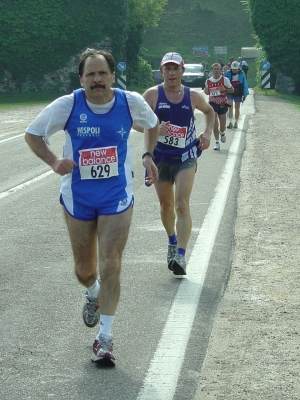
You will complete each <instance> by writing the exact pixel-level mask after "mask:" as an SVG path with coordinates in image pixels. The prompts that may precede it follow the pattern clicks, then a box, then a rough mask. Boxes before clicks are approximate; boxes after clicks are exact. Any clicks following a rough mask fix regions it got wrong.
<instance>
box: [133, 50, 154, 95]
mask: <svg viewBox="0 0 300 400" xmlns="http://www.w3.org/2000/svg"><path fill="white" fill-rule="evenodd" d="M131 85H134V86H138V87H143V88H145V87H149V86H153V80H152V73H151V65H150V64H149V63H148V62H147V61H145V60H144V59H143V58H142V57H138V68H137V69H136V70H135V71H132V73H131Z"/></svg>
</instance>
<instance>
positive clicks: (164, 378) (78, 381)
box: [0, 95, 254, 400]
mask: <svg viewBox="0 0 300 400" xmlns="http://www.w3.org/2000/svg"><path fill="white" fill-rule="evenodd" d="M38 109H39V108H38V107H35V108H24V109H22V110H21V111H20V110H9V111H7V112H5V113H4V114H3V115H2V117H1V121H0V128H1V130H0V132H1V134H0V153H1V166H2V168H1V181H0V246H1V252H0V274H1V279H0V288H1V290H0V304H1V327H0V334H1V345H0V346H1V356H0V360H1V362H0V383H1V385H0V397H1V398H3V399H6V400H15V399H35V400H37V399H38V400H41V399H64V400H66V399H79V400H81V399H86V400H94V399H102V400H116V399H122V400H127V399H128V400H133V399H137V398H139V399H141V400H144V399H149V400H167V399H170V400H171V399H177V400H179V399H191V398H193V397H194V395H195V393H196V390H197V386H198V378H199V373H200V371H201V368H202V364H203V360H204V357H205V354H206V350H207V346H208V341H209V338H210V333H211V329H212V324H213V322H214V317H215V311H216V307H217V305H218V302H219V300H220V298H221V296H222V294H223V292H224V289H225V287H226V283H227V280H228V276H229V273H230V268H231V257H232V249H233V237H234V236H233V234H234V224H235V215H236V207H237V204H236V198H237V193H238V190H239V179H238V175H239V171H240V163H241V157H242V154H243V150H244V147H245V133H246V129H247V124H248V119H249V118H250V115H251V114H252V113H254V105H253V98H252V95H250V96H249V97H248V99H247V101H246V103H245V105H243V107H242V121H243V127H242V126H241V128H242V129H238V130H230V131H229V130H227V142H226V144H222V146H221V151H220V152H216V151H214V150H213V144H214V142H213V140H212V142H211V147H210V148H209V149H208V150H206V151H205V152H204V153H203V155H202V156H201V157H200V159H199V163H198V171H197V174H196V178H195V185H194V190H193V193H192V197H191V213H192V217H193V230H192V235H191V239H190V242H189V246H188V249H187V260H188V267H187V271H188V275H187V278H186V279H175V278H174V276H173V275H172V273H171V272H170V271H169V270H168V268H167V265H166V250H167V240H166V234H165V232H164V230H163V227H162V224H161V222H160V217H159V205H158V201H157V198H156V194H155V191H154V188H153V187H150V188H147V187H146V186H145V185H144V182H143V176H144V171H143V167H142V164H141V154H142V153H143V136H142V134H140V133H138V132H136V131H132V135H131V138H132V141H131V142H132V151H133V160H134V161H133V170H134V174H135V178H134V192H135V206H134V213H133V221H132V226H131V231H130V236H129V240H128V244H127V247H126V249H125V252H124V257H123V267H122V268H123V270H122V279H121V284H122V287H121V299H120V303H119V307H118V310H117V316H116V320H115V324H114V327H113V333H114V345H115V350H114V354H115V356H116V359H117V366H116V368H114V369H103V368H98V367H97V366H96V365H94V364H92V363H91V361H90V355H91V346H92V343H93V340H94V337H95V335H96V334H97V329H98V328H94V329H88V328H86V327H85V326H84V324H83V322H82V317H81V309H82V306H83V302H84V288H82V287H81V286H80V285H79V283H77V281H76V279H75V276H74V273H73V261H72V254H71V249H70V245H69V240H68V236H67V232H66V228H65V225H64V220H63V218H62V210H61V206H60V204H59V181H60V179H59V176H57V175H55V174H54V173H51V171H49V168H48V167H47V166H46V165H44V164H43V163H42V162H41V161H40V160H39V159H37V158H36V157H35V156H34V155H33V154H32V153H31V151H30V150H29V148H28V146H27V144H26V143H25V141H24V138H23V135H22V133H23V131H24V129H25V128H26V126H27V125H28V123H29V122H30V121H31V120H32V119H33V118H34V115H36V114H37V112H38ZM196 119H197V120H196V126H197V131H198V132H200V131H201V130H202V128H203V117H202V115H201V113H200V112H197V113H196ZM63 139H64V136H63V133H61V134H57V135H56V136H54V137H53V139H52V144H51V146H52V149H53V150H54V151H55V152H57V154H60V153H61V146H62V143H63ZM205 226H206V230H205V229H204V228H205ZM207 232H209V234H208V233H207ZM210 233H212V235H210ZM189 271H190V275H189ZM198 271H199V274H198ZM182 293H183V297H180V296H181V295H182ZM185 294H190V296H189V297H186V296H185ZM177 310H178V312H177ZM172 312H173V314H174V313H175V314H176V316H177V319H176V318H175V320H174V319H173V320H172V318H171V317H170V315H171V313H172ZM166 340H167V345H166ZM155 371H157V372H158V373H157V374H156V373H155Z"/></svg>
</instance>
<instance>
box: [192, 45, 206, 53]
mask: <svg viewBox="0 0 300 400" xmlns="http://www.w3.org/2000/svg"><path fill="white" fill-rule="evenodd" d="M193 50H194V51H202V52H203V53H204V52H205V51H208V46H195V47H193Z"/></svg>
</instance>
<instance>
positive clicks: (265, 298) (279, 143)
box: [195, 93, 300, 400]
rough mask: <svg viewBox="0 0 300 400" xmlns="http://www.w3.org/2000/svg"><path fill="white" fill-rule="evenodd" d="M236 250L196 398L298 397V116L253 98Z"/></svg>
mask: <svg viewBox="0 0 300 400" xmlns="http://www.w3.org/2000/svg"><path fill="white" fill-rule="evenodd" d="M255 107H256V114H255V115H253V116H252V117H251V119H250V122H249V129H248V130H247V133H246V141H247V144H246V150H245V152H244V155H243V161H242V168H241V173H240V185H241V186H240V193H239V196H238V209H237V220H236V228H235V249H234V254H233V263H232V270H231V276H230V279H229V282H228V286H227V289H226V291H225V294H224V297H223V298H222V300H221V302H220V304H219V307H218V311H217V315H216V319H215V323H214V327H213V331H212V335H211V339H210V343H209V348H208V352H207V355H206V359H205V362H204V365H203V369H202V372H201V376H200V384H199V388H198V391H197V395H196V397H195V399H197V400H199V399H205V400H210V399H226V400H227V399H238V400H243V399H247V400H248V399H251V400H252V399H253V400H260V399H261V400H267V399H272V400H275V399H276V400H277V399H291V400H296V399H300V379H299V375H300V374H299V373H300V365H299V355H300V354H299V346H300V341H299V337H300V325H299V310H300V304H299V287H300V279H299V259H300V236H299V225H300V224H299V222H300V221H299V219H300V218H299V183H300V182H299V170H298V169H299V167H298V165H299V154H300V142H299V139H298V137H297V134H299V122H298V121H299V118H300V111H299V110H297V109H296V108H295V107H294V106H292V105H291V104H289V103H287V102H285V101H284V100H281V99H278V98H274V97H268V96H264V95H263V94H257V93H256V94H255Z"/></svg>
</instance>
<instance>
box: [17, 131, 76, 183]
mask: <svg viewBox="0 0 300 400" xmlns="http://www.w3.org/2000/svg"><path fill="white" fill-rule="evenodd" d="M25 140H26V142H27V144H28V146H29V147H30V148H31V150H32V151H33V152H34V154H36V155H37V156H38V157H39V158H40V159H41V160H43V161H44V162H45V163H46V164H48V165H49V166H50V167H51V168H52V169H53V171H54V172H56V173H57V174H59V175H61V176H63V175H66V174H68V173H70V172H72V170H73V168H74V167H76V166H77V164H76V163H75V161H73V160H68V159H66V158H58V157H57V156H56V155H55V154H54V153H52V151H51V150H50V149H49V147H48V146H47V144H46V143H45V141H44V138H43V137H42V136H36V135H32V134H31V133H28V132H26V133H25Z"/></svg>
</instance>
